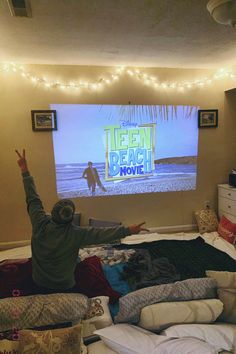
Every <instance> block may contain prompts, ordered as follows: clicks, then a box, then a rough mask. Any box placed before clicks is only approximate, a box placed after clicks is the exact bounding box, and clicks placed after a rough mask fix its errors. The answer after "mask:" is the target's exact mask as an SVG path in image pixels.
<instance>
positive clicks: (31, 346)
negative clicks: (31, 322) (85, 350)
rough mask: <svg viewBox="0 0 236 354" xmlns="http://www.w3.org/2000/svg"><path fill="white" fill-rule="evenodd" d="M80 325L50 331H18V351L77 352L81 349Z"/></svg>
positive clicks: (70, 353) (43, 353) (42, 353)
mask: <svg viewBox="0 0 236 354" xmlns="http://www.w3.org/2000/svg"><path fill="white" fill-rule="evenodd" d="M81 328H82V327H81V325H76V326H74V327H69V328H63V329H53V330H50V331H33V330H22V331H20V332H19V342H20V343H19V352H20V353H22V354H24V353H27V354H28V353H35V354H37V353H40V354H55V353H60V354H78V353H80V349H81Z"/></svg>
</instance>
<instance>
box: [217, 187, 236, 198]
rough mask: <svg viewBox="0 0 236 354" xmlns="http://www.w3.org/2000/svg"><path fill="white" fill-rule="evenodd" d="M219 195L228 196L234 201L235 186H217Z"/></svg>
mask: <svg viewBox="0 0 236 354" xmlns="http://www.w3.org/2000/svg"><path fill="white" fill-rule="evenodd" d="M219 197H223V198H229V199H232V200H235V201H236V188H232V189H230V188H222V187H220V188H219Z"/></svg>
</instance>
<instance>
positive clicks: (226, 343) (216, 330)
mask: <svg viewBox="0 0 236 354" xmlns="http://www.w3.org/2000/svg"><path fill="white" fill-rule="evenodd" d="M161 334H163V335H166V336H169V337H177V338H181V337H185V338H186V337H194V338H198V339H201V340H203V341H205V342H207V343H209V344H211V345H212V346H214V347H215V349H216V350H217V351H220V350H229V351H231V350H232V349H233V346H234V330H233V329H232V328H230V327H229V326H227V325H224V324H217V325H215V324H207V325H205V324H187V325H176V326H172V327H169V328H167V329H165V330H164V331H162V332H161Z"/></svg>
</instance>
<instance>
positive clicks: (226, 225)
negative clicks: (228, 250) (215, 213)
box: [218, 215, 236, 245]
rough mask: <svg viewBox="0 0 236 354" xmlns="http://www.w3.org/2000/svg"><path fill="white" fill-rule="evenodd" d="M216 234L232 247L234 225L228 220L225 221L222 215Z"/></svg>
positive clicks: (233, 242) (235, 239) (234, 236)
mask: <svg viewBox="0 0 236 354" xmlns="http://www.w3.org/2000/svg"><path fill="white" fill-rule="evenodd" d="M218 233H219V234H220V236H221V237H223V238H224V239H225V240H226V241H228V242H229V243H232V244H233V245H234V244H235V242H236V224H234V223H232V222H231V221H230V220H229V219H227V218H226V217H225V216H224V215H222V217H221V219H220V223H219V226H218Z"/></svg>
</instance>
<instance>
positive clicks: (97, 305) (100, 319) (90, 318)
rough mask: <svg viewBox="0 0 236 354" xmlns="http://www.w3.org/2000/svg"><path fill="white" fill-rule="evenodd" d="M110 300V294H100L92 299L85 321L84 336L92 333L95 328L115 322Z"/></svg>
mask: <svg viewBox="0 0 236 354" xmlns="http://www.w3.org/2000/svg"><path fill="white" fill-rule="evenodd" d="M108 302H109V297H108V296H99V297H96V298H93V299H91V306H90V311H89V313H87V315H86V319H85V320H84V321H83V336H89V335H92V334H93V331H94V330H96V329H100V328H104V327H108V326H110V325H112V324H113V321H112V318H111V314H110V311H109V307H108Z"/></svg>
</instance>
